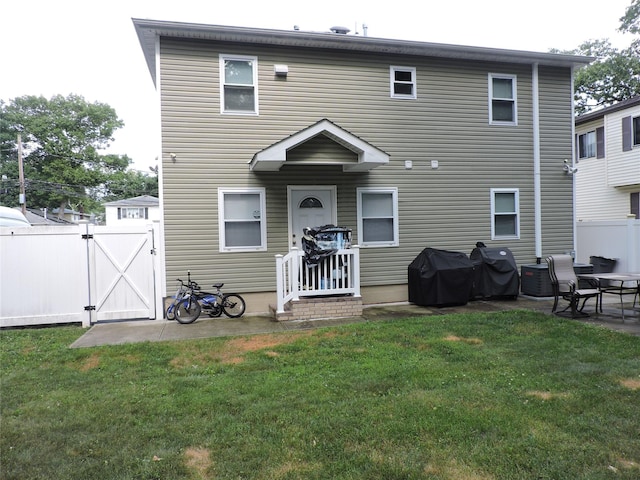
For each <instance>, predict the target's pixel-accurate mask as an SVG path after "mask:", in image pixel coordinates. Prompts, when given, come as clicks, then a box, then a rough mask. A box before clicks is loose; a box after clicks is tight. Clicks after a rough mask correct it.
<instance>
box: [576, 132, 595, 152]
mask: <svg viewBox="0 0 640 480" xmlns="http://www.w3.org/2000/svg"><path fill="white" fill-rule="evenodd" d="M595 156H596V131H595V130H594V131H592V132H587V133H583V134H582V135H578V158H591V157H595Z"/></svg>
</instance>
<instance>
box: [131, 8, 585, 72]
mask: <svg viewBox="0 0 640 480" xmlns="http://www.w3.org/2000/svg"><path fill="white" fill-rule="evenodd" d="M131 20H132V21H133V24H134V27H135V29H136V33H137V35H138V39H139V41H140V45H141V46H142V50H143V52H144V55H145V59H146V60H147V65H148V66H149V70H150V72H151V76H152V77H153V78H154V82H155V75H156V73H155V48H156V47H155V43H156V39H157V38H158V37H172V38H188V39H201V40H213V41H227V42H237V43H248V44H261V45H278V46H289V47H298V48H323V49H335V50H346V51H359V52H370V53H392V54H403V55H418V56H427V57H441V58H453V59H461V60H481V61H482V60H484V61H498V62H511V63H521V64H522V63H524V64H532V63H537V64H540V65H548V66H558V67H567V68H576V67H580V66H583V65H587V64H589V63H591V62H592V61H593V60H595V58H594V57H586V56H581V55H568V54H559V53H542V52H532V51H526V50H507V49H502V48H491V47H474V46H467V45H453V44H444V43H431V42H421V41H415V40H394V39H386V38H379V37H364V36H357V35H345V34H339V33H333V32H307V31H300V30H275V29H265V28H249V27H234V26H225V25H207V24H201V23H186V22H172V21H163V20H148V19H147V20H145V19H140V18H132V19H131Z"/></svg>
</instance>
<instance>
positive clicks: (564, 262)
mask: <svg viewBox="0 0 640 480" xmlns="http://www.w3.org/2000/svg"><path fill="white" fill-rule="evenodd" d="M546 261H547V264H548V265H549V277H550V278H551V286H552V287H553V296H554V301H553V308H552V309H551V313H555V314H556V315H559V314H561V313H563V312H566V311H567V310H569V309H571V318H576V317H581V316H582V317H585V316H588V315H587V314H586V313H583V312H582V309H583V308H584V304H585V303H587V300H589V299H590V298H595V299H596V312H597V311H598V302H601V301H602V293H601V292H600V289H598V288H579V285H578V278H577V277H576V273H575V271H574V270H573V257H571V255H551V256H549V257H547V258H546ZM560 298H562V299H564V300H566V301H568V302H569V305H567V307H566V308H565V309H564V310H561V311H560V312H556V309H557V308H558V301H559V300H560ZM580 300H582V305H581V306H580Z"/></svg>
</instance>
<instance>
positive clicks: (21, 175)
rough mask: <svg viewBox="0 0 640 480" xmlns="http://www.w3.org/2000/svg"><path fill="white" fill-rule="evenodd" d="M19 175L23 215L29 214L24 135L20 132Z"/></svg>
mask: <svg viewBox="0 0 640 480" xmlns="http://www.w3.org/2000/svg"><path fill="white" fill-rule="evenodd" d="M18 175H19V179H20V197H19V202H20V205H21V206H22V213H23V215H26V214H27V195H26V192H25V188H24V168H23V167H22V135H20V134H18Z"/></svg>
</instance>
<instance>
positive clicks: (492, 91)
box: [489, 73, 518, 125]
mask: <svg viewBox="0 0 640 480" xmlns="http://www.w3.org/2000/svg"><path fill="white" fill-rule="evenodd" d="M517 90H518V89H517V85H516V76H515V75H506V74H498V73H490V74H489V123H490V124H492V125H517V124H518V104H517V93H516V92H517Z"/></svg>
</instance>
